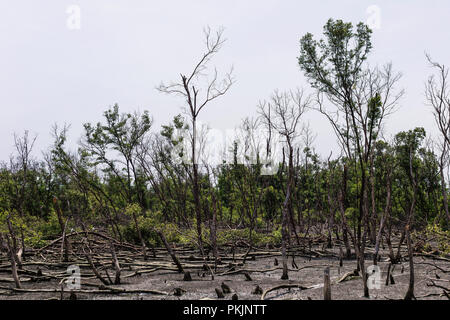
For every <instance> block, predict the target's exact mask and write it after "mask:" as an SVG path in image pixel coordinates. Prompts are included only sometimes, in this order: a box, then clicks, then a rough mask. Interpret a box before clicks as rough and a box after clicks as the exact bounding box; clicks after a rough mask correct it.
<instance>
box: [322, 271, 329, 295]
mask: <svg viewBox="0 0 450 320" xmlns="http://www.w3.org/2000/svg"><path fill="white" fill-rule="evenodd" d="M323 300H331V282H330V267H326V268H325V271H324V274H323Z"/></svg>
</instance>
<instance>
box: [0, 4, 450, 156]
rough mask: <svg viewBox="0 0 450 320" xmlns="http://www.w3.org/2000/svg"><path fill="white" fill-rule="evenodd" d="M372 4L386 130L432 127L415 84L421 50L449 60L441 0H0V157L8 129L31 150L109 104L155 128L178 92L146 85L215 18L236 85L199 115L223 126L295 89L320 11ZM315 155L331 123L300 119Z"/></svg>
mask: <svg viewBox="0 0 450 320" xmlns="http://www.w3.org/2000/svg"><path fill="white" fill-rule="evenodd" d="M70 5H78V6H79V8H80V9H81V24H80V26H81V28H80V29H79V30H71V29H69V28H68V27H67V19H68V17H69V15H68V13H67V12H66V11H67V8H68V7H69V6H70ZM371 5H376V6H378V7H379V8H380V10H381V15H380V18H381V20H380V22H381V28H380V29H378V30H374V35H373V44H374V49H373V53H372V55H371V57H370V60H369V61H370V63H371V64H384V63H386V62H392V63H393V66H394V69H395V70H397V71H401V72H402V73H403V78H402V80H401V83H400V84H401V86H402V87H404V88H405V89H406V94H405V96H404V98H403V99H402V101H401V108H400V110H399V111H398V112H397V113H396V114H395V115H393V116H392V117H391V118H390V120H389V122H388V124H387V131H388V133H396V132H398V131H400V130H406V129H410V128H413V127H415V126H423V127H425V129H426V130H427V131H428V132H430V133H434V132H436V131H435V130H434V122H433V118H432V115H431V112H430V109H429V108H427V107H426V106H425V98H424V93H423V92H424V83H425V81H426V79H427V77H428V75H429V74H430V72H431V69H430V68H429V66H428V65H427V63H426V59H425V55H424V52H425V51H426V52H429V53H430V54H431V55H432V57H433V58H434V59H435V60H438V61H440V62H441V63H444V64H448V63H450V55H449V54H450V41H449V36H448V32H449V30H450V22H449V13H450V2H449V1H447V0H442V1H438V0H435V1H432V0H428V1H425V0H423V1H419V0H416V1H412V0H409V1H407V0H396V1H388V0H385V1H381V0H380V1H376V0H373V1H356V0H354V1H349V0H347V1H344V0H339V1H336V0H328V1H327V0H321V1H318V0H316V1H299V0H292V1H290V0H283V1H274V0H251V1H250V0H245V1H242V0H228V1H223V0H222V1H218V0H207V1H206V0H192V1H182V0H179V1H175V0H169V1H144V0H133V1H130V0H128V1H127V0H78V1H77V0H71V1H65V0H40V1H35V0H27V1H25V0H15V1H7V0H1V1H0V108H1V113H0V117H1V118H0V137H1V140H0V160H6V159H7V158H8V156H9V154H10V153H11V152H12V151H13V133H14V132H17V133H19V134H20V133H22V132H23V131H24V130H26V129H27V130H29V131H30V132H31V133H36V134H38V140H37V144H36V152H35V155H37V156H39V155H40V150H42V149H46V148H47V147H48V146H49V145H50V144H51V142H52V139H51V135H50V128H51V126H52V124H54V123H59V124H63V123H69V124H72V129H71V134H70V138H71V145H72V146H75V143H76V142H77V140H78V139H79V137H80V135H81V133H82V123H85V122H97V121H98V120H100V119H101V117H102V113H103V111H104V110H106V108H107V107H109V106H111V105H113V104H114V103H118V104H119V105H120V107H121V110H122V111H133V110H136V109H140V110H144V109H148V110H149V111H150V113H151V114H152V115H153V117H154V119H155V123H156V125H157V126H158V127H159V126H160V125H161V124H163V123H167V122H168V121H169V120H170V119H171V118H172V117H173V116H174V115H175V114H178V113H180V107H181V105H182V101H181V100H179V99H177V98H176V97H170V96H166V95H163V94H160V93H159V92H157V91H156V90H155V86H157V85H158V84H159V83H160V82H161V81H162V80H164V81H170V80H177V79H178V77H179V74H180V72H183V73H187V72H189V70H191V68H192V66H193V63H194V62H196V61H197V59H198V58H199V57H200V55H201V54H202V52H203V40H204V39H203V33H202V28H203V27H204V26H206V25H210V26H211V27H212V28H215V27H218V26H223V27H225V37H226V38H227V39H228V41H227V42H226V44H225V46H224V48H223V49H222V51H221V52H220V53H219V55H218V56H217V58H216V60H214V62H215V64H216V65H217V67H218V69H219V71H220V70H223V71H225V70H227V68H228V67H229V66H230V65H231V64H232V65H234V70H235V77H236V80H237V82H236V83H235V85H234V86H233V87H232V89H231V90H230V91H229V93H228V94H227V96H225V97H223V98H222V99H220V100H217V101H216V102H215V103H214V104H213V105H210V106H209V108H208V109H205V111H204V113H203V114H202V115H201V116H200V118H201V119H200V120H201V121H203V122H207V123H209V124H210V126H211V127H215V128H220V129H226V128H232V127H234V126H236V125H237V124H239V122H240V119H242V118H243V117H245V116H247V115H253V114H255V112H256V104H257V102H258V100H260V99H264V98H267V97H268V96H269V95H270V93H271V92H272V91H273V90H274V89H281V90H283V89H290V88H295V87H304V88H305V89H306V90H307V91H308V90H310V89H309V87H308V85H307V83H306V81H305V79H304V78H303V77H302V74H301V72H300V70H299V67H298V64H297V59H296V57H297V56H298V55H299V39H300V37H301V36H302V35H304V34H305V33H306V32H312V33H313V34H315V35H316V37H317V36H321V34H322V27H323V25H324V24H325V22H326V21H327V19H328V18H330V17H332V18H334V19H343V20H345V21H351V22H354V23H356V22H359V21H366V20H367V18H368V17H369V14H368V13H367V8H368V7H369V6H371ZM306 119H308V120H309V121H310V123H311V127H312V128H313V130H314V131H315V132H316V133H317V135H318V136H317V139H316V149H317V150H318V151H319V152H320V153H322V154H323V155H327V154H328V153H329V150H330V149H331V148H333V147H334V146H335V144H336V143H335V138H334V136H333V135H332V131H331V129H330V126H329V124H328V123H327V122H326V121H325V119H324V118H323V117H321V116H320V115H317V114H314V113H311V112H310V113H309V114H308V115H307V116H306Z"/></svg>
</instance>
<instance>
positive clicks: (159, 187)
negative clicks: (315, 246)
mask: <svg viewBox="0 0 450 320" xmlns="http://www.w3.org/2000/svg"><path fill="white" fill-rule="evenodd" d="M205 38H206V41H205V43H206V51H205V54H204V55H203V56H202V57H201V58H200V60H199V61H198V62H197V63H196V64H195V66H194V68H193V70H192V72H191V73H189V74H181V76H180V79H179V80H178V82H177V81H175V82H171V83H170V84H161V85H160V86H159V87H158V90H159V91H161V92H163V93H167V94H169V95H175V96H178V97H181V98H182V99H183V100H184V102H185V104H186V113H185V116H184V117H183V116H181V115H180V116H177V117H175V118H174V119H173V121H172V122H171V123H169V124H167V125H164V126H163V127H162V128H161V129H159V130H158V128H154V126H153V120H152V116H151V114H150V113H149V112H148V111H145V112H143V113H137V112H135V113H123V112H121V111H120V110H119V107H118V106H117V105H115V106H113V107H111V108H110V109H108V110H107V111H106V112H105V113H104V119H103V120H102V122H99V123H97V124H91V123H86V124H85V125H84V133H83V136H82V138H81V142H80V144H79V146H78V150H77V151H70V150H69V148H68V147H67V145H66V137H67V132H68V129H69V128H68V127H67V126H65V127H62V128H61V127H58V126H55V127H54V128H53V129H52V133H53V137H54V143H53V145H52V147H51V148H50V150H48V151H46V152H44V153H43V154H44V156H43V157H42V159H36V158H35V157H33V156H32V154H33V153H32V151H33V145H34V140H35V138H32V137H30V136H29V135H28V133H25V134H24V135H23V136H20V137H19V136H15V146H16V153H15V155H14V156H12V157H11V158H10V160H9V162H4V163H2V165H1V168H0V223H1V224H0V231H1V235H2V239H1V240H2V247H3V249H4V250H6V251H7V252H9V254H10V256H11V260H12V262H13V263H14V262H15V263H19V264H20V263H21V260H22V257H21V255H22V254H23V252H26V249H27V248H29V247H39V246H42V245H44V244H45V243H46V241H47V240H51V239H55V238H57V237H59V236H61V235H64V234H67V233H69V232H77V231H83V232H87V230H91V231H92V230H98V231H101V232H104V233H107V234H109V235H111V236H112V237H114V238H115V239H118V240H120V241H127V242H134V243H136V244H139V245H140V246H141V247H142V254H143V255H144V258H146V257H147V255H148V253H147V251H148V248H153V247H155V246H157V245H164V246H166V248H167V249H168V250H169V253H170V254H171V255H173V252H171V251H170V243H171V242H178V243H181V244H186V245H192V246H195V247H197V248H198V249H199V251H200V253H201V254H202V255H203V256H204V255H206V254H209V252H211V253H212V255H213V257H214V258H215V259H220V245H221V244H224V243H226V242H227V241H231V240H232V241H236V239H240V240H243V241H244V242H245V243H247V245H248V246H249V248H250V249H251V248H252V247H255V246H258V245H263V244H264V245H275V246H278V245H281V250H282V253H283V276H282V278H283V279H287V278H288V269H287V257H286V255H287V250H288V248H289V246H290V245H295V244H298V245H300V244H301V243H304V242H305V241H307V239H309V237H311V236H316V235H323V237H324V239H325V240H326V243H327V245H328V246H329V247H332V246H333V245H334V243H335V241H338V242H339V243H342V244H343V245H344V246H345V249H346V250H345V251H346V257H347V258H349V259H350V258H352V252H354V254H355V256H356V258H357V268H358V270H360V271H361V272H362V275H363V279H366V276H367V275H366V274H365V270H366V268H365V261H364V260H365V259H361V257H364V256H365V250H366V246H367V244H372V245H373V246H374V247H375V249H374V257H373V263H374V264H376V263H377V261H378V251H379V248H380V243H381V242H385V243H386V244H387V246H388V248H389V252H390V254H389V256H390V259H391V261H392V263H396V262H398V261H399V259H401V256H400V245H401V244H402V243H404V242H406V243H407V246H408V251H409V260H410V263H412V256H413V255H412V251H413V248H412V243H411V241H412V240H411V232H413V231H414V230H423V229H425V228H429V227H430V226H432V227H433V228H438V229H442V230H448V227H449V220H450V214H449V210H448V196H449V188H448V180H449V177H448V168H449V148H450V141H449V137H450V95H449V91H448V87H447V75H448V69H446V68H445V67H444V66H442V65H440V64H438V63H435V62H432V60H431V58H429V57H428V61H429V62H430V63H431V64H432V66H433V67H434V68H435V70H436V71H437V73H436V75H434V76H431V77H430V78H429V80H428V82H427V85H426V88H425V92H426V98H427V101H426V102H427V103H428V104H430V106H429V107H428V108H429V110H430V112H433V114H434V116H435V119H436V124H437V126H438V129H439V132H440V133H441V136H440V137H439V139H438V140H436V141H432V140H431V139H430V138H429V137H427V136H426V132H425V130H424V129H423V128H412V129H411V130H409V131H404V132H399V133H397V134H396V135H395V136H394V137H393V138H392V139H386V138H385V137H384V136H383V128H384V123H385V120H386V118H387V117H388V116H389V115H390V114H392V113H393V112H395V110H396V109H397V107H398V103H399V99H400V98H401V96H402V94H403V90H401V89H399V88H398V87H397V86H398V85H399V80H400V78H401V75H400V74H398V73H395V72H394V71H393V68H392V65H391V64H387V65H385V66H383V67H375V68H372V67H370V66H369V65H368V63H367V57H368V55H369V53H370V51H371V48H372V44H371V30H370V29H369V28H368V27H367V26H366V25H364V24H362V23H360V24H358V25H357V26H352V24H350V23H344V22H342V21H340V20H337V21H334V20H332V19H330V20H329V21H328V22H327V24H326V25H325V27H324V38H323V39H322V40H320V41H318V40H315V39H314V37H313V36H312V35H311V34H306V35H304V36H303V37H302V38H301V41H300V51H299V57H298V64H299V67H300V69H301V71H302V72H303V73H304V75H305V77H306V78H307V79H308V81H309V84H310V88H309V89H308V90H300V89H298V90H292V91H286V92H279V91H275V92H274V93H273V95H272V96H271V97H269V98H268V99H267V100H264V101H262V102H260V103H259V104H258V106H257V114H258V116H257V117H254V118H246V119H245V120H243V122H242V124H241V125H240V126H239V130H238V132H239V133H238V134H237V135H236V138H235V139H234V140H233V142H232V144H231V147H230V148H228V149H227V150H225V152H226V153H227V156H226V157H225V158H226V160H224V161H223V162H222V163H218V164H215V165H212V164H210V163H208V161H206V160H205V159H202V157H201V155H202V152H203V151H204V149H205V148H206V142H205V141H206V137H207V131H205V130H201V129H202V128H199V127H198V116H199V114H201V110H203V108H204V107H208V106H209V105H210V104H211V102H213V101H214V100H215V99H217V98H220V97H221V96H223V95H224V94H226V93H227V91H228V90H229V89H230V88H231V87H232V85H233V84H234V78H233V76H232V70H231V71H230V72H228V73H226V74H225V75H224V77H222V78H221V77H220V76H219V75H218V72H217V71H216V70H215V69H214V71H210V69H208V66H209V64H210V62H211V59H212V58H213V57H214V55H215V54H216V53H217V52H218V51H219V50H220V48H221V47H222V45H223V43H224V38H223V33H222V31H221V30H219V31H218V32H215V33H214V32H211V30H209V29H207V30H205ZM205 80H206V82H205ZM205 83H206V84H205ZM306 91H310V92H312V93H311V94H306V93H305V92H306ZM305 112H320V113H321V114H322V115H323V116H324V120H326V121H328V122H329V123H330V125H331V126H332V128H333V130H334V132H335V137H336V138H337V140H338V141H339V145H340V150H341V151H340V154H339V155H333V154H330V156H328V157H321V156H320V155H319V154H317V153H316V152H315V149H314V134H313V132H312V130H311V128H310V127H308V126H305V124H304V122H303V121H302V120H303V115H304V113H305ZM180 132H182V133H184V134H179V133H180ZM335 137H330V139H331V138H333V139H334V138H335ZM255 141H258V142H257V143H255ZM276 147H278V148H279V154H278V155H279V157H275V156H274V153H275V150H274V148H276ZM225 158H224V159H225ZM180 159H181V160H180ZM269 167H270V170H271V171H270V170H269V173H267V171H268V168H269ZM393 234H399V235H400V244H399V245H398V248H395V247H393V245H392V242H391V237H392V235H393ZM233 239H234V240H233ZM447 249H448V248H447ZM174 261H175V262H176V257H174ZM412 272H413V271H412ZM412 277H413V274H412ZM412 281H413V280H412ZM413 285H414V283H413V282H412V283H411V284H410V290H409V291H408V294H407V297H409V298H411V297H413V291H412V290H413ZM364 293H365V295H367V296H368V288H367V282H366V281H364Z"/></svg>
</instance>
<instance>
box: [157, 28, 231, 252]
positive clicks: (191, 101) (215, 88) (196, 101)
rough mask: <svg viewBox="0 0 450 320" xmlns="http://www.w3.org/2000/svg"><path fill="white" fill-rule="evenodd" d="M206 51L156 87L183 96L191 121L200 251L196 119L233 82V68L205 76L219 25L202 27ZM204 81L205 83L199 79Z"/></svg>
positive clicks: (217, 43)
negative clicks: (174, 78)
mask: <svg viewBox="0 0 450 320" xmlns="http://www.w3.org/2000/svg"><path fill="white" fill-rule="evenodd" d="M204 35H205V46H206V51H205V53H204V54H203V56H202V57H201V58H200V60H199V61H198V62H197V64H196V65H195V66H194V68H193V70H192V71H191V72H190V73H189V74H187V75H186V74H180V81H178V82H172V83H170V84H164V83H161V84H160V85H159V86H158V87H157V89H158V90H159V91H160V92H162V93H166V94H175V95H178V96H181V97H183V98H184V99H185V103H186V105H187V109H188V110H187V113H188V115H189V117H190V120H191V124H192V128H191V130H192V135H191V163H192V173H190V174H189V176H190V178H191V180H192V184H193V195H194V205H195V215H196V219H197V222H196V224H197V234H198V243H199V247H200V252H201V253H202V254H203V241H202V213H201V205H200V194H199V193H200V191H199V183H198V175H199V172H198V154H197V153H198V150H197V144H198V142H197V138H198V137H197V119H198V115H199V114H200V111H202V109H203V108H204V107H205V106H206V105H209V104H210V103H211V102H213V101H214V100H216V99H217V98H219V97H221V96H223V95H225V94H226V93H227V92H228V90H229V89H230V88H231V86H232V84H233V83H234V79H233V76H232V72H233V68H231V69H230V71H229V72H227V73H226V74H225V76H224V77H223V78H222V79H221V80H220V79H219V75H218V71H217V69H216V68H214V71H213V72H212V76H210V77H208V75H207V73H208V65H209V62H210V61H211V59H212V58H213V57H214V56H215V55H216V54H217V53H218V52H219V51H220V49H221V48H222V46H223V43H224V42H225V39H224V37H223V29H219V30H217V31H216V32H212V31H211V29H210V28H209V27H207V28H205V29H204ZM205 78H206V81H207V84H206V86H205V85H202V83H201V82H202V80H205Z"/></svg>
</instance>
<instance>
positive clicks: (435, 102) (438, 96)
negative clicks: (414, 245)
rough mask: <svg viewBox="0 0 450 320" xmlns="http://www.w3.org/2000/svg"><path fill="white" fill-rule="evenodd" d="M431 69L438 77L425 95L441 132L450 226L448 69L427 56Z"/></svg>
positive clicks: (441, 166)
mask: <svg viewBox="0 0 450 320" xmlns="http://www.w3.org/2000/svg"><path fill="white" fill-rule="evenodd" d="M427 59H428V62H429V63H430V65H431V67H433V68H434V69H435V70H436V71H437V76H436V75H432V76H430V77H429V78H428V82H427V84H426V86H425V95H426V99H427V102H428V104H429V105H430V106H431V107H432V108H433V115H434V120H435V122H436V125H437V127H438V130H439V132H440V136H441V137H440V147H441V148H440V149H441V155H440V157H439V170H440V175H441V187H442V197H443V207H444V211H445V214H446V216H447V223H448V224H449V225H450V212H449V209H448V189H447V184H446V181H445V171H446V170H448V167H449V163H450V156H449V155H450V88H449V87H448V85H449V83H448V82H449V79H448V71H449V69H448V67H446V66H444V65H442V64H439V63H437V62H434V61H433V60H432V59H431V57H430V56H429V55H427Z"/></svg>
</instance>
